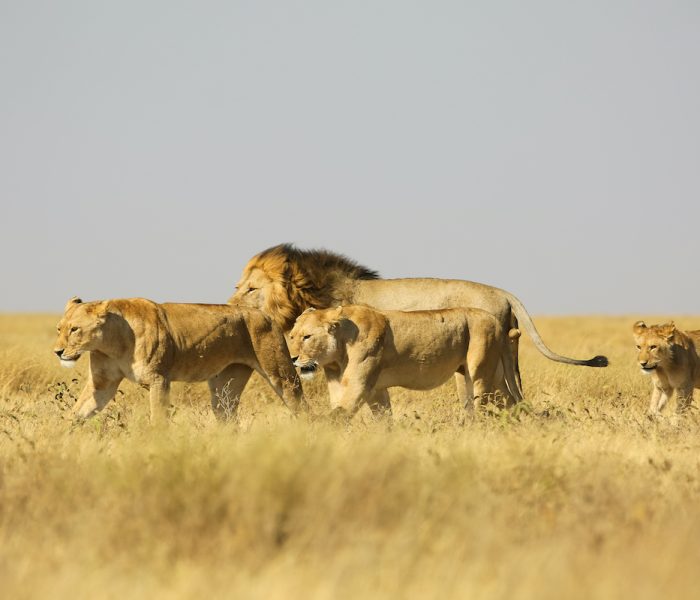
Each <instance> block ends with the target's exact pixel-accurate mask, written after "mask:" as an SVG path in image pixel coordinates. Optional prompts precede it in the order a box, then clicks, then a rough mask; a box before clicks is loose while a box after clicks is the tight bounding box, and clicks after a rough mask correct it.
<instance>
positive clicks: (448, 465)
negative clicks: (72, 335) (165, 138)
mask: <svg viewBox="0 0 700 600" xmlns="http://www.w3.org/2000/svg"><path fill="white" fill-rule="evenodd" d="M645 317H646V319H647V322H655V321H654V320H653V318H651V317H648V316H646V315H645ZM636 318H637V317H628V318H617V317H615V318H612V317H611V318H574V317H571V318H539V319H537V320H536V321H537V324H538V326H539V328H540V331H541V332H542V334H543V337H544V339H545V340H546V341H547V342H548V343H549V344H550V346H551V347H552V348H553V349H555V350H558V351H561V352H564V353H567V354H569V355H571V356H580V357H589V356H592V355H594V354H597V353H604V354H607V355H608V356H609V357H610V359H611V366H610V367H609V368H607V369H586V368H580V367H567V366H563V365H557V364H554V363H551V362H549V361H546V360H544V359H543V358H542V357H541V356H540V355H538V354H537V353H536V351H535V350H534V349H533V347H532V345H531V344H530V342H529V341H528V340H527V339H525V341H524V342H523V351H522V371H523V379H524V385H525V394H526V399H527V402H526V403H525V404H523V405H522V407H521V409H520V410H517V411H514V412H510V413H501V414H496V415H485V414H482V415H478V416H477V417H475V418H468V419H467V418H465V413H464V411H463V410H462V408H461V407H460V406H459V405H458V402H457V399H456V393H455V391H454V389H453V386H452V384H451V383H450V384H448V385H445V386H444V387H442V388H440V389H438V390H434V391H432V392H429V393H413V392H406V391H403V390H393V393H392V401H393V403H394V417H393V419H392V421H391V423H390V424H387V423H382V422H374V421H373V420H372V419H371V417H370V414H369V412H368V411H367V410H366V409H363V410H362V412H361V413H360V414H359V415H358V416H357V417H356V419H355V420H354V421H353V422H352V424H351V425H350V426H349V427H338V426H332V425H330V424H327V423H325V422H324V421H323V420H322V419H319V418H313V417H312V418H310V419H308V420H306V419H304V420H299V421H293V420H292V419H291V418H290V417H289V415H288V414H287V413H286V411H285V409H284V408H283V406H282V405H281V402H279V401H278V400H277V399H276V397H274V395H273V394H272V393H271V392H270V391H269V390H268V389H266V386H265V384H264V383H262V382H261V380H259V379H255V380H253V381H252V384H251V385H250V386H249V389H247V390H246V393H245V394H244V396H243V399H242V403H241V410H240V415H239V419H238V422H236V423H231V424H227V425H221V424H218V423H217V422H215V420H214V417H213V416H212V414H211V411H210V409H209V406H208V392H207V390H206V386H205V385H197V386H184V385H180V386H177V387H176V388H175V390H174V393H173V402H174V404H175V406H176V411H175V414H174V417H173V421H172V424H171V426H170V427H169V428H168V429H167V430H166V431H159V432H154V431H152V430H151V429H150V427H149V426H148V424H147V420H148V402H147V398H146V392H145V391H143V390H141V389H140V388H138V387H136V386H134V385H132V384H129V383H124V384H122V387H121V390H122V392H123V393H120V394H119V395H118V398H117V400H116V401H115V402H114V403H113V405H112V406H110V407H109V408H108V409H107V410H106V411H105V413H103V414H102V415H100V416H99V417H97V418H95V419H93V420H90V421H87V422H84V423H73V422H72V421H71V419H70V417H69V409H70V407H71V405H72V402H73V399H74V397H75V395H76V394H77V393H78V392H79V390H80V388H81V387H82V385H83V383H84V380H85V372H86V371H85V369H86V362H87V361H86V360H85V359H82V360H81V361H80V363H82V364H80V363H79V365H78V367H77V368H76V369H73V370H66V369H61V367H60V366H59V365H58V364H57V362H58V361H56V360H55V359H53V357H52V355H51V348H52V345H53V341H54V326H55V322H56V320H57V317H56V316H51V315H46V316H41V315H33V316H13V315H4V316H0V340H2V346H1V347H2V349H1V350H0V357H1V358H2V362H1V363H0V590H2V597H3V598H35V597H51V598H61V597H64V598H66V597H70V598H202V597H210V598H222V597H227V598H228V597H231V598H234V597H235V598H260V599H263V598H265V599H268V598H284V599H295V598H300V599H302V598H303V599H322V598H323V599H325V598H329V599H331V598H332V599H344V598H363V599H364V600H369V599H371V598H416V599H417V598H421V599H429V598H440V599H451V598H475V599H482V598H483V599H487V598H489V599H490V598H503V599H505V598H507V599H518V598H537V599H550V598H551V599H559V598H635V599H646V598H697V597H698V596H700V575H699V572H700V571H699V570H700V416H699V414H698V411H697V410H695V409H694V410H692V411H690V414H688V415H684V416H682V417H677V416H676V415H675V414H674V413H673V411H672V410H670V411H669V412H668V413H667V414H666V416H664V417H662V418H660V419H658V420H655V421H651V420H648V419H647V418H646V417H645V411H646V407H647V402H648V397H649V385H650V382H649V380H648V379H647V378H645V377H643V376H642V375H641V374H640V373H639V372H638V369H637V368H636V367H635V351H634V343H633V341H632V336H631V325H632V323H633V322H634V321H635V320H636ZM676 320H677V323H678V325H679V326H680V327H682V328H691V327H693V328H700V319H698V318H681V317H678V318H677V319H676ZM322 389H323V388H322V386H321V385H319V383H314V384H313V385H311V386H306V390H307V393H308V395H309V396H310V400H311V403H312V407H313V412H314V414H316V415H321V414H323V413H324V411H325V405H324V403H325V397H324V394H323V391H322ZM670 408H671V409H673V408H674V406H671V407H670Z"/></svg>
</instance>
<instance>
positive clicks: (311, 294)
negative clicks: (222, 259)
mask: <svg viewBox="0 0 700 600" xmlns="http://www.w3.org/2000/svg"><path fill="white" fill-rule="evenodd" d="M229 303H238V304H241V305H243V306H249V307H253V308H259V309H260V310H262V311H263V312H265V313H266V314H268V315H270V316H271V317H272V318H273V319H274V320H275V322H276V323H277V324H278V325H279V326H280V327H282V329H284V331H289V330H290V329H291V327H292V325H293V323H294V320H295V319H296V317H298V316H299V315H300V314H301V313H302V312H304V310H306V309H307V308H329V307H333V306H340V305H343V304H367V305H369V306H372V307H374V308H377V309H379V310H430V309H437V308H457V307H474V308H481V309H482V310H485V311H487V312H490V313H491V314H493V315H494V316H495V317H496V318H497V319H498V320H499V322H500V323H501V327H502V328H503V329H504V330H505V331H509V330H510V329H516V328H518V323H520V324H521V325H522V326H523V327H524V329H525V331H527V333H528V334H529V335H530V337H531V338H532V340H533V342H534V343H535V346H536V347H537V349H538V350H539V351H540V352H541V353H542V354H544V356H546V357H547V358H549V359H550V360H554V361H557V362H562V363H566V364H570V365H585V366H588V367H605V366H607V364H608V359H607V358H606V357H605V356H596V357H594V358H591V359H588V360H577V359H573V358H568V357H566V356H562V355H560V354H556V353H554V352H552V351H551V350H550V349H549V348H547V346H546V345H545V344H544V342H543V341H542V338H541V337H540V334H539V333H538V331H537V329H536V328H535V324H534V323H533V322H532V318H531V317H530V315H529V314H528V312H527V310H526V309H525V307H524V306H523V304H522V303H521V302H520V300H518V299H517V298H516V297H515V296H513V294H510V293H508V292H506V291H504V290H501V289H498V288H495V287H491V286H488V285H484V284H481V283H474V282H472V281H462V280H454V279H427V278H415V279H414V278H411V279H380V278H379V275H378V274H377V272H376V271H372V270H371V269H368V268H366V267H363V266H361V265H358V264H357V263H356V262H354V261H352V260H349V259H348V258H346V257H344V256H342V255H340V254H336V253H334V252H329V251H327V250H299V249H297V248H295V247H294V246H293V245H291V244H281V245H279V246H273V247H272V248H268V249H267V250H264V251H263V252H261V253H260V254H258V255H256V256H254V257H253V258H251V259H250V260H249V261H248V264H247V265H246V266H245V268H244V269H243V275H242V276H241V279H240V281H239V282H238V285H237V288H236V292H235V293H234V294H233V296H231V298H230V299H229ZM517 349H518V347H517V340H514V341H513V351H514V358H515V370H516V376H517V377H518V382H519V381H520V376H519V369H518V356H517ZM242 385H245V381H243V382H242ZM241 389H243V388H242V387H241ZM458 389H459V386H458Z"/></svg>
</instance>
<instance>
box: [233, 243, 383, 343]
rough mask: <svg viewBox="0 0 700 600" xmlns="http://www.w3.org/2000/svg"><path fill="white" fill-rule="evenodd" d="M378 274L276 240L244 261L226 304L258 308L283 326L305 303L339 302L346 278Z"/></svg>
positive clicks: (331, 254)
mask: <svg viewBox="0 0 700 600" xmlns="http://www.w3.org/2000/svg"><path fill="white" fill-rule="evenodd" d="M378 277H379V275H378V274H377V273H376V272H375V271H372V270H370V269H367V268H366V267H363V266H362V265H358V264H357V263H356V262H354V261H352V260H350V259H349V258H346V257H345V256H342V255H341V254H336V253H334V252H329V251H327V250H299V249H297V248H295V247H294V246H293V245H291V244H280V245H279V246H274V247H272V248H268V249H267V250H264V251H263V252H261V253H260V254H258V255H256V256H254V257H253V258H251V259H250V260H249V261H248V264H247V265H246V266H245V268H244V269H243V275H242V276H241V279H240V281H239V282H238V285H237V286H236V292H235V293H234V294H233V296H231V297H230V298H229V300H228V301H229V304H239V305H242V306H248V307H251V308H257V309H259V310H262V311H263V312H264V313H266V314H267V315H268V316H270V317H271V318H272V319H273V320H274V321H275V323H276V324H277V325H278V326H279V327H281V328H282V329H283V330H284V331H289V329H291V327H292V325H293V324H294V319H296V317H298V316H299V315H300V314H301V313H302V312H304V310H306V309H307V308H328V307H331V306H337V305H338V304H340V303H341V302H342V300H343V287H344V284H345V283H346V282H347V281H348V280H357V279H377V278H378Z"/></svg>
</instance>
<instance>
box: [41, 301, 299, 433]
mask: <svg viewBox="0 0 700 600" xmlns="http://www.w3.org/2000/svg"><path fill="white" fill-rule="evenodd" d="M57 329H58V339H57V341H56V345H55V347H54V352H55V353H56V355H57V356H58V358H59V359H60V361H61V364H62V365H64V366H68V367H70V366H73V365H75V363H76V361H77V360H78V359H79V358H80V357H81V356H82V355H83V354H84V353H85V352H89V353H90V376H89V380H88V383H87V385H86V386H85V388H84V389H83V391H82V393H81V394H80V397H79V398H78V402H77V404H76V406H75V409H74V411H75V413H76V414H77V415H78V416H80V417H88V416H90V415H92V414H94V413H95V412H98V411H100V410H102V409H103V408H104V407H105V406H106V404H107V403H108V402H109V401H110V400H111V399H112V398H114V395H115V394H116V392H117V388H118V387H119V384H120V383H121V381H122V379H129V380H131V381H135V382H136V383H138V384H141V385H143V386H145V387H148V388H149V390H150V404H151V421H160V420H162V418H163V416H164V414H165V413H166V409H167V407H168V406H169V405H170V401H169V391H170V383H171V382H172V381H188V382H194V381H208V383H209V389H210V391H211V404H212V408H213V410H214V413H215V414H216V415H217V417H219V418H225V417H226V416H227V412H229V411H230V410H235V408H236V406H237V401H238V394H235V395H233V394H231V391H230V389H229V387H228V386H229V385H230V383H229V382H231V380H232V379H233V378H234V377H237V376H239V374H241V373H242V374H243V375H244V376H245V379H246V380H247V379H248V377H249V376H250V374H251V373H252V372H253V370H255V371H257V372H258V373H260V374H261V375H262V376H263V377H264V378H265V379H266V380H267V381H268V383H269V384H270V385H271V386H272V388H273V389H274V390H275V392H276V393H277V395H278V396H279V397H280V398H282V401H283V402H284V403H285V404H286V405H287V406H288V407H289V408H290V409H291V410H292V411H293V412H295V413H296V412H297V411H298V410H299V409H300V408H305V406H306V404H305V400H304V399H303V396H302V392H301V387H300V385H299V381H298V378H297V376H296V371H295V370H294V366H293V364H292V360H291V358H290V356H289V352H288V350H287V345H286V343H285V340H284V335H283V334H282V332H281V331H280V329H279V328H278V327H277V326H276V325H275V324H274V323H273V322H272V321H271V320H270V319H269V318H268V317H267V316H265V315H264V314H263V313H262V312H260V311H258V310H252V309H246V308H242V307H232V306H230V305H228V304H156V303H155V302H151V301H150V300H145V299H143V298H131V299H120V300H105V301H99V302H83V301H82V300H80V299H79V298H72V299H71V300H69V301H68V304H66V307H65V311H64V314H63V317H62V318H61V320H60V321H59V323H58V327H57ZM225 397H227V398H225ZM225 399H230V400H231V406H225V403H224V402H223V400H225ZM228 416H230V415H228Z"/></svg>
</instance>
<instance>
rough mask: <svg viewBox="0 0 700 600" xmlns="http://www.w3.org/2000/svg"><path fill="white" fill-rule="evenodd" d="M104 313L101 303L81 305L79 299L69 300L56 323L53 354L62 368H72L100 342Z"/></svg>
mask: <svg viewBox="0 0 700 600" xmlns="http://www.w3.org/2000/svg"><path fill="white" fill-rule="evenodd" d="M104 323H105V312H104V308H103V306H102V303H101V302H88V303H85V304H83V302H82V301H81V300H80V299H79V298H73V299H71V300H69V302H68V304H67V305H66V309H65V312H64V314H63V317H62V318H61V320H60V321H59V322H58V326H57V328H56V329H57V330H58V339H57V340H56V344H55V346H54V350H53V351H54V353H55V354H56V356H58V358H59V360H60V361H61V365H63V366H64V367H73V366H75V363H76V362H77V361H78V359H79V358H80V357H81V355H82V354H83V353H84V352H88V351H90V350H93V349H94V348H95V346H96V345H97V344H98V343H99V342H100V341H101V340H102V327H103V325H104Z"/></svg>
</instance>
